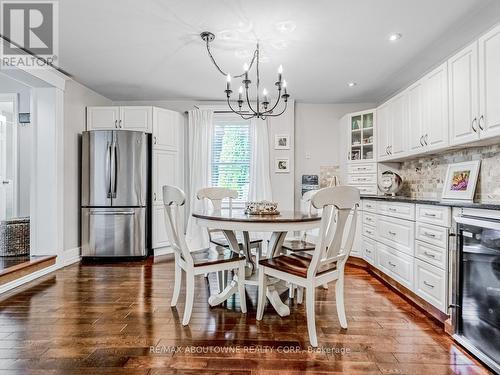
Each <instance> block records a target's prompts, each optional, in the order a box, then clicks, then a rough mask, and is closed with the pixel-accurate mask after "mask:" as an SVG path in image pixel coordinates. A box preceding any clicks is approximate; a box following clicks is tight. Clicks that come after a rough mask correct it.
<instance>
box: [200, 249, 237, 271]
mask: <svg viewBox="0 0 500 375" xmlns="http://www.w3.org/2000/svg"><path fill="white" fill-rule="evenodd" d="M191 255H192V257H193V265H194V267H202V266H208V265H211V264H221V263H227V262H234V261H238V260H243V259H245V257H244V256H243V255H241V254H236V253H235V252H234V251H232V250H229V249H228V248H225V247H219V246H217V247H216V248H209V249H203V250H197V251H193V252H191Z"/></svg>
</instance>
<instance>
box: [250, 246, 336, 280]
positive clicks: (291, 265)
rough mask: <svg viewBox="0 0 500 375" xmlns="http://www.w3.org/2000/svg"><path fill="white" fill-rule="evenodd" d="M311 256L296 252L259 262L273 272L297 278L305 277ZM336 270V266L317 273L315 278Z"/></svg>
mask: <svg viewBox="0 0 500 375" xmlns="http://www.w3.org/2000/svg"><path fill="white" fill-rule="evenodd" d="M311 260H312V255H311V254H307V253H302V252H296V253H292V254H289V255H280V256H277V257H275V258H269V259H263V260H261V261H260V262H259V264H260V265H261V266H264V267H269V268H273V269H275V270H278V271H281V272H286V273H289V274H291V275H295V276H298V277H303V278H306V277H307V269H308V268H309V265H310V264H311ZM336 268H337V265H336V264H333V265H331V266H330V268H328V269H325V270H321V271H319V272H317V274H316V275H317V276H319V275H321V274H323V273H325V272H329V271H333V270H335V269H336Z"/></svg>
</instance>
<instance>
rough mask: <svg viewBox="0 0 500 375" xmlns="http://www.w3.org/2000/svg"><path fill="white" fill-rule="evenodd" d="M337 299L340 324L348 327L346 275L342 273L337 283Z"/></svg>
mask: <svg viewBox="0 0 500 375" xmlns="http://www.w3.org/2000/svg"><path fill="white" fill-rule="evenodd" d="M335 301H336V303H337V315H338V316H339V322H340V326H341V327H342V328H347V319H346V316H345V308H344V275H343V274H341V276H339V279H338V280H337V282H336V283H335Z"/></svg>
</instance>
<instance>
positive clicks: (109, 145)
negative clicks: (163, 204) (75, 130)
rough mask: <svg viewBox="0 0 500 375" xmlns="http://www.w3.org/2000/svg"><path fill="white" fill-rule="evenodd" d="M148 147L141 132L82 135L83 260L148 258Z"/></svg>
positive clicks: (90, 133) (95, 131)
mask: <svg viewBox="0 0 500 375" xmlns="http://www.w3.org/2000/svg"><path fill="white" fill-rule="evenodd" d="M148 148H149V142H148V137H147V135H146V134H145V133H142V132H136V131H126V130H109V131H108V130H94V131H86V132H83V134H82V202H81V203H82V204H81V206H82V232H81V235H82V256H83V257H137V256H145V255H146V254H147V249H146V214H147V200H148V194H147V191H148Z"/></svg>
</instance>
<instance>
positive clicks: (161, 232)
mask: <svg viewBox="0 0 500 375" xmlns="http://www.w3.org/2000/svg"><path fill="white" fill-rule="evenodd" d="M152 210H153V220H152V235H153V241H152V242H153V244H152V247H153V249H157V248H160V247H166V246H169V244H170V243H169V241H168V236H167V228H166V223H165V212H164V211H165V210H164V207H163V205H156V206H153V208H152Z"/></svg>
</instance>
